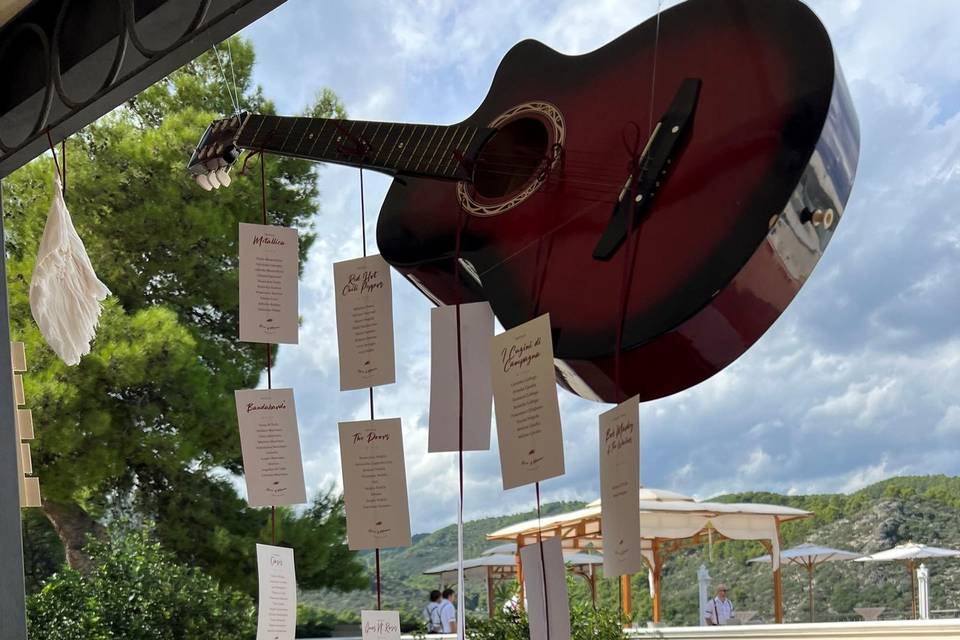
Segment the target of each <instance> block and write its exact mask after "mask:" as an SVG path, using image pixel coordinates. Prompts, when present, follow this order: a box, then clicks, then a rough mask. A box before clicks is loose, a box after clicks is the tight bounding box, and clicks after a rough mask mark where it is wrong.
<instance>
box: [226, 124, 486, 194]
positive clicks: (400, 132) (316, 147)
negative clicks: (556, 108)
mask: <svg viewBox="0 0 960 640" xmlns="http://www.w3.org/2000/svg"><path fill="white" fill-rule="evenodd" d="M492 131H493V130H492V129H485V128H480V127H473V126H466V125H451V126H439V125H430V124H400V123H396V122H368V121H363V120H339V119H332V118H309V117H300V118H289V117H281V116H261V115H255V114H251V115H249V116H247V118H246V120H245V121H244V123H243V125H242V127H241V129H240V132H239V135H238V137H237V146H239V147H241V148H244V149H253V150H261V149H262V150H263V151H267V152H270V153H278V154H281V155H286V156H293V157H298V158H307V159H310V160H319V161H322V162H333V163H337V164H346V165H350V166H355V167H357V166H362V167H364V168H369V169H374V170H379V171H384V172H387V173H392V174H400V175H412V176H429V177H433V178H440V179H450V180H460V179H463V178H464V168H463V167H464V160H465V159H466V158H470V157H472V155H473V154H474V153H475V151H476V150H477V149H478V148H479V146H480V145H481V144H482V143H483V141H484V140H486V138H487V137H488V136H489V135H490V133H492Z"/></svg>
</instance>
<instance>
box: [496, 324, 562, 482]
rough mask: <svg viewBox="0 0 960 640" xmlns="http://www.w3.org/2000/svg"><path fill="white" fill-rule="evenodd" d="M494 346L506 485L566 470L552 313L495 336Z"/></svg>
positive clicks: (499, 441)
mask: <svg viewBox="0 0 960 640" xmlns="http://www.w3.org/2000/svg"><path fill="white" fill-rule="evenodd" d="M490 345H491V346H490V368H491V370H492V372H493V400H494V407H495V410H496V416H497V440H498V443H499V446H500V467H501V473H502V474H503V488H504V489H512V488H514V487H519V486H522V485H525V484H530V483H533V482H539V481H540V480H546V479H547V478H553V477H556V476H561V475H563V473H564V462H563V432H562V429H561V426H560V406H559V402H558V400H557V384H556V381H555V379H554V372H553V339H552V337H551V335H550V316H549V314H544V315H542V316H540V317H539V318H535V319H533V320H530V321H529V322H525V323H524V324H521V325H519V326H517V327H514V328H513V329H510V330H509V331H505V332H503V333H501V334H500V335H498V336H494V337H493V339H492V340H491V341H490Z"/></svg>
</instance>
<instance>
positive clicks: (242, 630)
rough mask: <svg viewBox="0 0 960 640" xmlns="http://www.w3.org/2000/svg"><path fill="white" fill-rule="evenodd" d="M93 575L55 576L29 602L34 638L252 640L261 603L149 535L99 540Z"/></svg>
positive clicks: (92, 548)
mask: <svg viewBox="0 0 960 640" xmlns="http://www.w3.org/2000/svg"><path fill="white" fill-rule="evenodd" d="M87 550H88V551H89V552H90V554H91V556H92V557H93V558H94V561H95V563H96V564H95V568H94V570H93V571H92V572H91V573H90V574H89V575H81V574H79V573H77V572H76V571H74V570H72V569H66V570H64V571H62V572H60V573H57V574H55V575H54V576H53V577H52V578H51V579H50V580H49V581H48V582H47V584H46V585H45V586H44V587H43V589H42V590H41V591H40V592H39V593H37V594H35V595H33V596H30V598H29V599H28V600H27V616H28V624H29V629H30V638H31V640H200V639H203V640H227V639H229V640H246V639H248V638H253V636H254V634H255V633H256V610H255V608H254V606H253V600H252V599H251V598H250V597H249V596H247V595H246V594H244V593H241V592H239V591H234V590H232V589H229V588H223V587H220V585H219V584H218V583H217V581H216V580H215V579H214V578H212V577H210V576H208V575H206V574H204V573H203V572H201V571H200V570H199V569H196V568H190V567H187V566H186V565H182V564H178V563H176V562H175V561H174V560H173V558H172V556H171V555H170V554H168V553H166V552H165V551H163V550H162V549H161V548H160V545H159V544H158V543H157V542H155V541H152V540H151V539H150V537H149V535H148V533H147V532H146V531H145V530H137V531H123V530H120V529H113V530H111V537H110V539H109V540H108V541H107V542H97V541H91V543H90V544H89V545H88V547H87Z"/></svg>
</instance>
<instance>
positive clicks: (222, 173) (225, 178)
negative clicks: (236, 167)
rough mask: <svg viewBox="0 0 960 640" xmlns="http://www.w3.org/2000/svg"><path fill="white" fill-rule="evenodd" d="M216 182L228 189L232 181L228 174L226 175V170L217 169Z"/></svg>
mask: <svg viewBox="0 0 960 640" xmlns="http://www.w3.org/2000/svg"><path fill="white" fill-rule="evenodd" d="M217 180H219V181H220V184H222V185H223V186H225V187H229V186H230V183H231V182H232V180H230V174H229V173H227V170H226V169H217Z"/></svg>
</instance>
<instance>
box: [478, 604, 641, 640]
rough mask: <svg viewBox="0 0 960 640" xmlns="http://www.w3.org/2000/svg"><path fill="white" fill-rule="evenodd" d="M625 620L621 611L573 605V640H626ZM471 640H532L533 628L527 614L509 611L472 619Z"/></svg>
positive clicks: (571, 634) (571, 632) (571, 625)
mask: <svg viewBox="0 0 960 640" xmlns="http://www.w3.org/2000/svg"><path fill="white" fill-rule="evenodd" d="M624 622H625V621H624V620H623V618H621V617H620V613H619V611H614V610H609V609H603V608H598V609H594V608H593V606H592V605H590V604H584V603H577V604H573V603H571V605H570V637H571V639H572V640H623V639H624V638H626V634H625V633H624V632H623V625H624ZM467 637H468V638H469V639H470V640H528V639H529V638H530V626H529V623H528V622H527V614H526V612H525V611H518V610H516V609H509V610H507V611H500V612H499V613H497V614H496V615H495V616H494V617H493V618H490V619H489V620H488V619H485V618H477V619H471V620H470V621H469V622H468V623H467Z"/></svg>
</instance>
